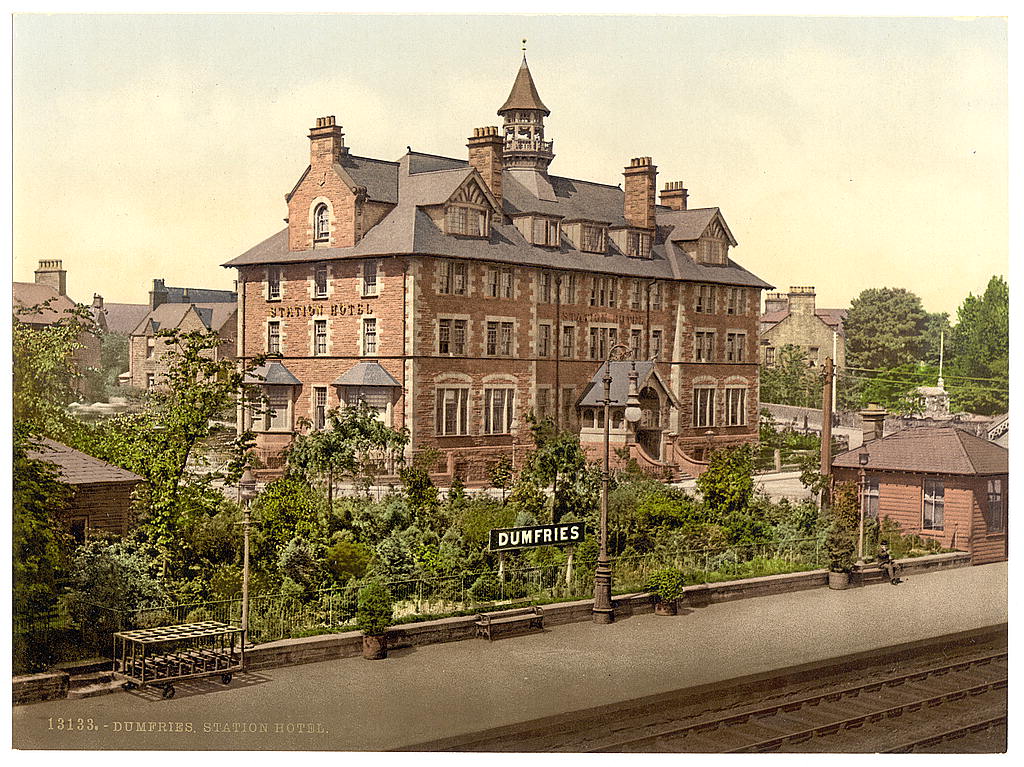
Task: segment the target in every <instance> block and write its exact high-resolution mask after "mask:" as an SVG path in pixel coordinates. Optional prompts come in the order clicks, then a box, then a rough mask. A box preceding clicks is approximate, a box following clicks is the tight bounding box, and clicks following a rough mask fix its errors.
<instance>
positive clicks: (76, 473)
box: [27, 439, 145, 543]
mask: <svg viewBox="0 0 1024 767" xmlns="http://www.w3.org/2000/svg"><path fill="white" fill-rule="evenodd" d="M27 454H28V457H29V458H31V459H33V460H37V461H42V462H44V463H49V464H52V465H54V466H56V467H57V471H58V473H59V477H60V480H61V482H63V483H64V484H66V485H70V486H71V488H72V490H73V491H74V492H73V494H72V496H71V500H70V501H69V502H68V504H67V506H66V507H65V508H64V509H62V510H61V511H60V512H59V517H58V521H59V522H60V523H61V524H63V525H64V526H65V527H66V528H67V529H68V530H69V531H70V532H71V535H72V536H73V537H74V539H75V540H76V541H77V542H78V543H83V542H85V540H86V539H87V538H89V536H90V535H93V534H95V533H97V532H104V533H115V534H117V535H124V534H125V533H126V532H128V529H129V528H130V527H131V526H132V525H133V523H134V518H133V515H132V493H133V492H134V490H135V488H136V486H138V485H139V484H140V483H141V482H144V481H145V480H143V478H142V477H140V476H139V475H138V474H134V473H132V472H130V471H128V470H126V469H122V468H120V467H118V466H114V465H113V464H110V463H107V462H106V461H101V460H100V459H99V458H93V457H92V456H91V455H87V454H85V453H83V452H81V451H79V450H75V449H74V448H71V447H68V446H67V445H62V444H61V443H59V442H55V441H53V440H52V439H44V440H42V441H41V442H40V443H39V445H38V446H37V447H36V448H34V449H32V450H29V451H28V453H27Z"/></svg>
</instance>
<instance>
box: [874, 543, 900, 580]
mask: <svg viewBox="0 0 1024 767" xmlns="http://www.w3.org/2000/svg"><path fill="white" fill-rule="evenodd" d="M875 559H877V560H878V565H879V567H881V568H882V570H883V571H885V575H886V577H887V578H888V579H889V583H891V584H892V585H893V586H895V585H896V584H897V583H899V582H900V579H899V578H897V577H896V563H895V562H893V560H892V555H891V554H890V553H889V542H888V541H882V542H881V543H880V544H878V554H877V555H876V557H875Z"/></svg>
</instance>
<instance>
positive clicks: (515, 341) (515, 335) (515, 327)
mask: <svg viewBox="0 0 1024 767" xmlns="http://www.w3.org/2000/svg"><path fill="white" fill-rule="evenodd" d="M491 322H497V323H498V328H497V333H498V335H497V338H496V347H495V353H494V354H488V353H487V332H488V327H487V326H488V324H489V323H491ZM502 323H511V324H512V349H511V350H510V353H509V354H500V353H498V346H499V345H500V343H501V324H502ZM481 342H482V346H483V348H482V350H481V351H482V352H483V353H482V354H481V355H480V356H481V357H488V358H495V357H499V358H502V359H509V358H513V359H514V358H516V357H518V356H519V321H518V320H517V319H516V318H515V317H498V316H491V315H488V316H486V317H484V332H483V338H482V339H481Z"/></svg>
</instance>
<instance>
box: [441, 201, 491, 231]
mask: <svg viewBox="0 0 1024 767" xmlns="http://www.w3.org/2000/svg"><path fill="white" fill-rule="evenodd" d="M445 230H446V233H447V234H462V235H466V236H469V237H489V236H490V234H491V222H490V215H489V212H488V211H487V209H486V208H477V207H470V206H469V205H449V206H448V209H447V210H446V211H445Z"/></svg>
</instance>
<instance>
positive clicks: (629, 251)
mask: <svg viewBox="0 0 1024 767" xmlns="http://www.w3.org/2000/svg"><path fill="white" fill-rule="evenodd" d="M626 255H627V256H632V257H634V258H650V257H651V235H650V233H649V232H627V233H626Z"/></svg>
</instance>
